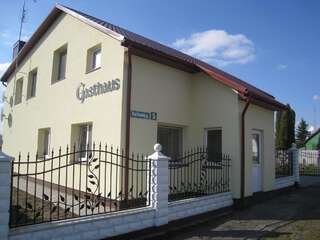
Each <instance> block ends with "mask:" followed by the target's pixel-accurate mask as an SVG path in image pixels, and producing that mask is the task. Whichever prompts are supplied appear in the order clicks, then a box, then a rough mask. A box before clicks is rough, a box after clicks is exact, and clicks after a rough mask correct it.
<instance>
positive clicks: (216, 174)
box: [168, 147, 231, 201]
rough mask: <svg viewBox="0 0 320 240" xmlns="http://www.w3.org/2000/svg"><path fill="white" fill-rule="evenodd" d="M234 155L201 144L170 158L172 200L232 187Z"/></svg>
mask: <svg viewBox="0 0 320 240" xmlns="http://www.w3.org/2000/svg"><path fill="white" fill-rule="evenodd" d="M230 166H231V159H230V156H229V155H227V154H210V153H209V154H208V151H207V149H206V148H204V147H198V148H195V149H193V150H191V151H188V152H185V154H184V155H183V156H182V157H181V158H179V159H172V160H171V161H170V162H169V196H168V198H169V201H177V200H181V199H186V198H193V197H200V196H206V195H212V194H216V193H222V192H228V191H230Z"/></svg>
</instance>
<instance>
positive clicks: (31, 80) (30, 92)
mask: <svg viewBox="0 0 320 240" xmlns="http://www.w3.org/2000/svg"><path fill="white" fill-rule="evenodd" d="M37 75H38V73H37V69H34V70H32V71H31V72H30V73H29V77H28V87H27V98H28V99H29V98H32V97H35V96H36V86H37Z"/></svg>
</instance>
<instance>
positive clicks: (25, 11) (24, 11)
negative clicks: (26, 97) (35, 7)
mask: <svg viewBox="0 0 320 240" xmlns="http://www.w3.org/2000/svg"><path fill="white" fill-rule="evenodd" d="M36 1H37V0H33V2H36ZM26 15H27V9H26V0H23V4H22V11H21V17H20V26H19V36H18V44H20V41H21V36H22V30H23V24H24V23H25V22H26ZM18 55H19V53H17V56H16V57H15V59H14V61H15V68H14V73H15V74H14V86H13V89H14V92H13V96H14V95H15V87H16V86H15V85H16V80H17V69H18Z"/></svg>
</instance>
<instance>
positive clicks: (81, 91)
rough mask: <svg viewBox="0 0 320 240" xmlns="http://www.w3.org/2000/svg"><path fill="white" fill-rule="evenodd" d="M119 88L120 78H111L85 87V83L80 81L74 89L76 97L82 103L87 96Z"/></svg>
mask: <svg viewBox="0 0 320 240" xmlns="http://www.w3.org/2000/svg"><path fill="white" fill-rule="evenodd" d="M119 89H120V80H119V79H113V80H110V81H107V82H103V83H100V82H97V83H95V84H93V85H92V86H89V87H87V86H86V84H85V83H82V82H81V83H80V85H79V87H78V88H77V91H76V96H77V99H79V100H80V101H81V103H83V102H84V101H85V100H86V99H87V98H90V97H95V96H98V95H102V94H105V93H108V92H112V91H116V90H119Z"/></svg>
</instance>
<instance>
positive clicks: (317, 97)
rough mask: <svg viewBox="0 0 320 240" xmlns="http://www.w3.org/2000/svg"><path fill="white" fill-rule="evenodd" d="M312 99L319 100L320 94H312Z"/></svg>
mask: <svg viewBox="0 0 320 240" xmlns="http://www.w3.org/2000/svg"><path fill="white" fill-rule="evenodd" d="M312 99H313V100H315V101H317V100H320V95H318V94H315V95H313V97H312Z"/></svg>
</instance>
